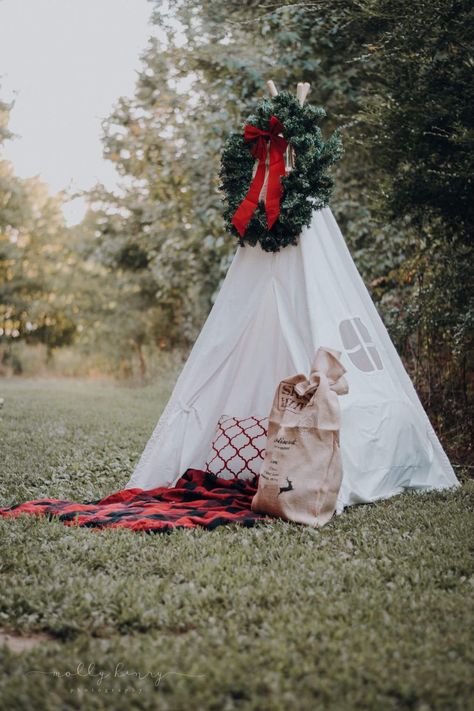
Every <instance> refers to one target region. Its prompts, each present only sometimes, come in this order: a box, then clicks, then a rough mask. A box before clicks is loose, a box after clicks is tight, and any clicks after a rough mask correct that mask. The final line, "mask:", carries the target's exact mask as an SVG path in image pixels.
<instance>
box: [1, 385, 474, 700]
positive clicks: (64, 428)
mask: <svg viewBox="0 0 474 711" xmlns="http://www.w3.org/2000/svg"><path fill="white" fill-rule="evenodd" d="M169 389H170V382H169V381H167V380H166V379H163V382H162V384H157V385H155V386H153V387H148V388H135V389H132V388H126V387H120V388H119V387H113V386H106V385H97V384H94V383H79V382H73V381H22V380H17V381H8V382H1V383H0V396H3V397H4V398H5V404H4V407H3V409H2V410H0V442H1V461H0V466H1V481H0V484H1V488H0V502H1V505H7V504H11V503H18V502H20V501H22V500H26V499H31V498H41V497H46V496H54V497H57V498H71V499H76V500H79V501H80V500H90V499H95V498H99V497H101V496H103V495H106V494H108V493H111V492H113V491H116V490H117V489H120V488H122V487H123V485H124V484H125V483H126V482H127V480H128V477H129V475H130V473H131V471H132V468H133V465H134V463H135V462H136V460H137V458H138V456H139V454H140V452H141V450H142V448H143V446H144V444H145V442H146V440H147V438H148V436H149V434H150V432H151V429H152V427H153V426H154V424H155V421H156V419H157V416H158V414H159V412H160V411H161V409H162V407H163V405H164V402H165V400H166V398H167V395H168V392H169ZM473 493H474V484H473V482H469V481H466V482H465V483H464V485H463V487H462V488H461V489H459V490H457V491H454V492H441V493H430V494H423V495H421V494H406V495H403V496H399V497H396V498H394V499H392V500H389V501H385V502H381V503H378V504H374V505H366V506H358V507H352V508H351V509H350V510H348V511H346V513H345V514H344V515H342V516H340V517H337V518H336V519H333V521H332V522H331V523H330V524H329V525H327V526H326V527H325V528H324V529H323V530H321V531H314V530H312V529H309V528H304V527H302V526H298V525H293V524H287V523H284V522H275V524H272V525H265V526H260V527H256V528H253V529H240V528H239V527H238V526H235V525H234V526H230V527H223V528H221V529H217V530H216V531H214V532H212V533H209V532H206V531H200V530H196V531H194V530H191V531H189V530H188V531H176V532H173V533H171V534H164V535H163V534H161V535H160V534H157V535H147V534H143V533H133V532H129V531H125V530H108V531H103V532H100V531H91V530H87V529H72V528H68V527H66V526H64V525H63V524H61V523H59V522H54V521H53V522H49V521H47V520H44V519H36V518H34V517H29V516H22V517H21V518H19V519H17V520H0V536H1V556H0V558H1V562H0V628H1V629H2V631H3V633H5V632H7V633H21V634H23V635H25V638H26V641H28V640H29V641H30V642H31V645H30V646H29V647H28V648H27V649H25V650H24V651H22V652H18V651H14V650H13V649H11V648H10V647H9V646H7V645H5V646H2V647H0V656H1V660H2V675H1V679H0V685H1V688H0V707H1V708H3V709H14V710H16V709H25V710H26V709H28V711H29V710H30V709H33V708H34V709H87V710H88V709H114V710H115V709H158V710H161V709H163V710H164V709H167V710H168V709H169V710H171V711H188V710H192V711H194V710H197V711H200V710H206V711H207V710H210V709H213V710H215V711H230V710H232V709H255V711H266V710H268V711H279V710H280V709H282V710H283V709H285V710H286V709H291V710H293V709H294V710H295V711H305V710H308V711H317V710H318V709H331V710H333V709H335V710H338V709H376V710H377V711H379V710H382V711H386V710H390V709H397V710H398V709H417V710H419V711H430V710H431V709H442V710H443V711H445V710H446V709H460V710H461V709H462V711H466V709H469V708H474V706H473V705H472V701H471V697H472V694H473V691H474V688H473V687H474V685H473V681H472V672H473V660H474V648H473V644H472V633H471V629H472V612H473V606H474V605H473V592H474V590H473V586H474V573H473V565H472V557H471V553H470V550H469V548H470V542H471V541H472V540H473V536H472V528H473V524H472V521H473V518H472V508H473ZM36 635H38V636H36ZM81 665H82V666H81ZM127 673H128V675H127ZM137 674H139V675H140V676H141V678H138V677H137V676H136V675H137Z"/></svg>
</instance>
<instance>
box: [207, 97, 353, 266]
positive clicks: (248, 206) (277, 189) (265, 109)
mask: <svg viewBox="0 0 474 711" xmlns="http://www.w3.org/2000/svg"><path fill="white" fill-rule="evenodd" d="M325 115H326V112H325V111H324V109H322V108H318V107H314V106H311V105H310V104H303V106H301V105H300V102H299V100H298V99H297V98H296V97H295V96H293V95H291V94H289V93H288V92H286V91H285V92H280V93H279V94H277V96H274V97H273V98H271V99H263V101H262V102H261V103H260V104H259V105H258V107H257V109H256V111H255V113H253V114H252V115H250V116H249V117H248V119H247V121H246V124H245V128H244V133H233V134H231V135H230V136H229V138H228V140H227V142H226V145H225V147H224V150H223V153H222V161H221V170H220V179H221V190H222V191H223V192H224V196H225V209H224V218H225V221H226V226H227V228H228V229H229V231H230V232H231V234H233V235H235V236H236V237H238V239H239V243H240V244H241V245H242V246H244V245H245V244H250V245H252V246H254V245H256V244H257V242H259V243H260V245H261V246H262V248H263V249H264V250H265V251H266V252H278V251H279V250H280V248H281V247H286V246H287V245H289V244H297V241H298V237H299V235H300V234H301V230H302V229H303V227H305V226H308V225H309V224H310V221H311V215H312V212H313V210H314V209H317V210H318V209H321V208H322V207H325V206H326V205H328V203H329V199H330V197H331V193H332V188H333V180H332V178H331V176H330V175H329V173H328V168H329V167H330V166H331V165H332V164H333V163H335V162H336V161H337V160H338V159H339V158H340V157H341V155H342V143H341V138H340V135H339V133H338V131H335V132H334V133H333V134H332V136H331V137H330V138H329V139H328V140H327V141H324V140H323V137H322V133H321V129H320V128H319V125H318V124H319V123H320V121H321V119H322V118H323V117H324V116H325ZM256 160H258V168H257V171H256V174H255V176H254V175H253V172H254V166H255V164H256ZM282 161H283V162H282ZM290 163H292V164H293V167H292V168H291V169H290ZM285 165H286V169H285ZM285 173H286V174H285ZM264 174H265V176H266V184H267V187H266V190H267V194H266V197H265V202H263V201H262V200H260V195H261V193H260V190H261V187H262V182H263V176H264ZM269 225H270V227H269Z"/></svg>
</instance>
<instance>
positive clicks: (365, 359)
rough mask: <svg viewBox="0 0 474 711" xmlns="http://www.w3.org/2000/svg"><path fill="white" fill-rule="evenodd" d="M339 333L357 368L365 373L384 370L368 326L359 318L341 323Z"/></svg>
mask: <svg viewBox="0 0 474 711" xmlns="http://www.w3.org/2000/svg"><path fill="white" fill-rule="evenodd" d="M339 332H340V334H341V338H342V342H343V344H344V348H345V349H346V352H347V355H348V356H349V358H350V359H351V361H352V362H353V364H354V365H355V367H356V368H358V369H359V370H362V371H363V372H364V373H371V372H373V371H374V370H383V363H382V360H381V358H380V355H379V352H378V350H377V348H376V347H375V344H374V342H373V340H372V338H371V336H370V333H369V331H368V329H367V326H366V325H365V324H364V323H363V322H362V321H361V319H360V318H359V317H358V316H357V317H356V318H348V319H344V321H341V323H340V324H339Z"/></svg>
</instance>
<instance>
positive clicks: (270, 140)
mask: <svg viewBox="0 0 474 711" xmlns="http://www.w3.org/2000/svg"><path fill="white" fill-rule="evenodd" d="M280 133H283V125H282V124H281V123H280V121H279V120H278V119H277V117H276V116H271V117H270V120H269V122H268V131H262V130H261V129H260V128H257V127H256V126H252V125H251V124H247V125H246V126H245V128H244V141H245V142H246V143H250V142H251V141H255V143H254V145H253V146H252V149H251V152H252V155H253V156H254V158H256V159H257V160H258V167H257V172H256V173H255V176H254V178H253V180H252V182H251V184H250V188H249V191H248V193H247V195H246V196H245V198H244V199H243V200H242V202H241V203H240V205H239V207H238V208H237V210H236V212H235V214H234V216H233V218H232V224H233V225H234V227H235V228H236V229H237V231H238V233H239V234H240V236H241V237H243V236H244V234H245V230H246V229H247V226H248V224H249V222H250V220H251V219H252V215H253V213H254V212H255V210H256V209H257V206H258V202H259V198H260V192H261V190H262V187H263V184H264V182H265V173H266V163H267V153H268V149H270V159H269V164H268V187H267V196H266V199H265V212H266V214H267V228H268V229H269V230H270V229H271V228H272V227H273V225H274V224H275V222H276V221H277V219H278V216H279V214H280V197H281V177H282V176H283V175H285V174H286V171H285V157H284V155H285V151H286V148H287V146H288V142H287V141H286V139H285V138H283V136H280V135H279V134H280Z"/></svg>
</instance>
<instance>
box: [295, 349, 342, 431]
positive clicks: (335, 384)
mask: <svg viewBox="0 0 474 711" xmlns="http://www.w3.org/2000/svg"><path fill="white" fill-rule="evenodd" d="M340 355H341V354H340V353H339V352H338V351H334V350H332V349H330V348H318V350H317V352H316V356H315V358H314V361H313V364H312V366H311V373H310V376H309V378H305V379H304V380H301V381H300V382H299V383H297V384H296V385H295V391H296V392H297V394H298V395H300V396H305V395H312V394H313V393H315V394H314V402H315V404H316V405H317V406H318V407H317V420H318V421H317V423H316V426H317V427H318V428H319V429H320V430H339V429H340V427H341V410H340V405H339V400H338V395H345V394H346V393H348V392H349V387H348V384H347V381H346V379H345V378H344V373H345V372H346V369H345V368H344V366H343V365H342V363H341V362H340V360H339V357H340Z"/></svg>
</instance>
